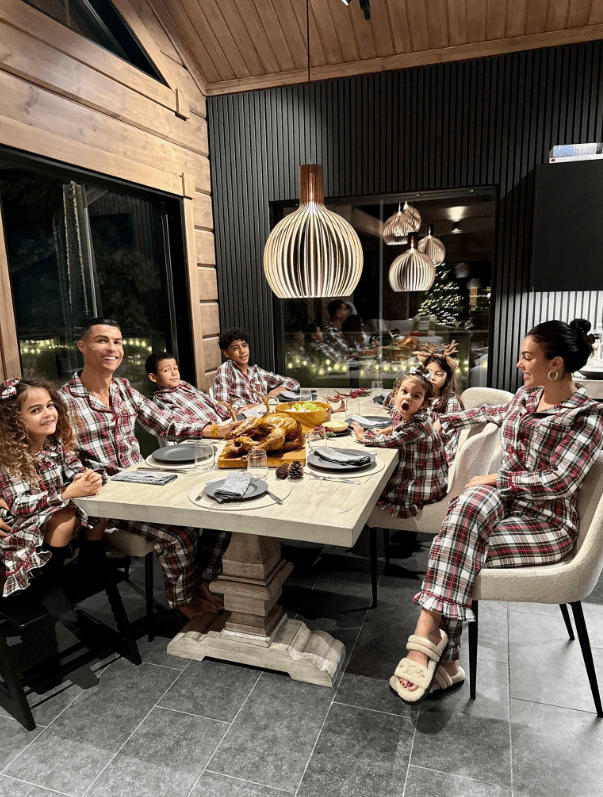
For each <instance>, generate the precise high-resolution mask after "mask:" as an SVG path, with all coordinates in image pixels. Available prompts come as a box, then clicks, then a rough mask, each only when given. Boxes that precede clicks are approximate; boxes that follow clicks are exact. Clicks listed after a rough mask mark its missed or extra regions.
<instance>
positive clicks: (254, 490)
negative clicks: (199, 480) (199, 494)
mask: <svg viewBox="0 0 603 797" xmlns="http://www.w3.org/2000/svg"><path fill="white" fill-rule="evenodd" d="M225 481H226V479H218V480H217V481H215V482H212V483H211V484H207V485H206V486H205V489H204V493H205V495H207V496H208V497H209V498H213V500H214V501H217V500H218V499H217V498H216V490H219V489H220V487H222V485H223V484H224V482H225ZM267 492H268V485H267V484H266V482H265V481H263V480H262V479H258V480H257V481H252V482H250V483H249V487H248V488H247V490H246V492H245V495H243V496H241V497H240V498H222V501H223V502H226V503H229V502H231V501H250V500H252V499H253V498H261V496H262V495H266V493H267Z"/></svg>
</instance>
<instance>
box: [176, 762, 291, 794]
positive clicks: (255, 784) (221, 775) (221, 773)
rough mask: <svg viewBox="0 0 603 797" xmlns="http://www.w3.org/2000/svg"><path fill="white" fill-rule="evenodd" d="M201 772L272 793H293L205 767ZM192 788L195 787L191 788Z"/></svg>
mask: <svg viewBox="0 0 603 797" xmlns="http://www.w3.org/2000/svg"><path fill="white" fill-rule="evenodd" d="M203 772H211V774H212V775H219V776H220V777H222V778H232V780H238V781H240V782H241V783H252V784H253V785H254V786H263V787H264V788H266V789H272V790H274V791H282V792H283V794H291V795H293V792H290V791H288V790H287V789H281V788H279V787H278V786H268V785H267V784H266V783H260V782H259V781H258V780H247V779H246V778H238V777H237V776H236V775H227V774H226V773H225V772H216V770H215V769H208V768H207V767H205V769H204V770H203ZM193 788H195V787H194V786H193ZM189 794H190V792H189Z"/></svg>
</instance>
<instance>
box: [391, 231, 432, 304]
mask: <svg viewBox="0 0 603 797" xmlns="http://www.w3.org/2000/svg"><path fill="white" fill-rule="evenodd" d="M434 280H435V266H434V265H433V261H432V260H431V258H429V257H428V256H427V255H424V254H423V253H422V252H419V251H418V250H417V249H416V248H415V236H414V235H411V236H410V248H409V249H407V250H406V252H403V253H402V254H401V255H399V256H398V257H397V258H396V259H395V260H394V262H393V263H392V264H391V266H390V267H389V284H390V285H391V288H392V290H394V291H398V292H401V291H428V290H429V289H430V288H431V286H432V285H433V283H434Z"/></svg>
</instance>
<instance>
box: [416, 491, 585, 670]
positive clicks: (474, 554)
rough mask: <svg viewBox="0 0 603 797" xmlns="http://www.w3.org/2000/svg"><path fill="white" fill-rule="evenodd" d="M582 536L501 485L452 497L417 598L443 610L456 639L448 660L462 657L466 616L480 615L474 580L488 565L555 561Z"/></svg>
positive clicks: (448, 630) (443, 623)
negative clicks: (512, 497)
mask: <svg viewBox="0 0 603 797" xmlns="http://www.w3.org/2000/svg"><path fill="white" fill-rule="evenodd" d="M576 536H577V530H576V529H574V528H571V527H569V526H568V524H567V523H565V524H564V523H563V522H562V520H561V518H559V519H558V520H557V521H555V524H554V525H553V523H552V522H551V519H550V518H548V517H546V516H544V515H543V514H542V513H541V512H539V511H538V509H537V508H536V507H534V508H533V509H530V508H528V507H526V506H524V505H518V504H517V502H515V501H509V500H506V499H504V498H501V496H500V493H499V492H498V490H497V489H496V487H490V486H487V485H484V486H480V487H471V488H470V489H469V490H466V491H465V492H463V493H461V495H459V496H458V498H455V499H454V500H453V501H451V502H450V507H449V509H448V515H447V516H446V519H445V520H444V523H443V524H442V528H441V530H440V533H439V534H438V535H437V537H436V538H435V539H434V541H433V544H432V546H431V551H430V553H429V564H428V567H427V573H426V575H425V580H424V581H423V585H422V588H421V592H419V593H418V594H417V595H415V597H414V598H413V600H414V601H415V603H418V604H420V605H421V606H422V607H423V608H424V609H428V610H429V611H433V612H437V613H438V614H441V615H442V617H441V622H440V627H441V628H443V629H444V630H445V631H446V633H447V634H448V637H449V639H450V643H449V645H448V649H447V650H446V653H445V654H444V656H443V657H442V660H443V661H456V660H457V659H458V657H459V648H460V642H461V633H462V628H463V621H467V620H475V615H474V614H473V612H472V611H471V602H472V596H473V585H474V584H475V579H476V577H477V574H478V573H479V571H480V570H481V569H482V568H483V567H527V566H528V565H544V564H552V563H553V562H558V561H559V560H560V559H562V558H563V557H564V556H565V555H566V554H567V553H569V551H570V550H571V549H572V547H573V545H574V542H575V540H576Z"/></svg>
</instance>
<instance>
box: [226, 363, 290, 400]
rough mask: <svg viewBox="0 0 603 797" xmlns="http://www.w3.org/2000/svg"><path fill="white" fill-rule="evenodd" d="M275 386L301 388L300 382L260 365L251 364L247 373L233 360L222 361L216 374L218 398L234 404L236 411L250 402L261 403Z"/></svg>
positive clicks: (288, 388)
mask: <svg viewBox="0 0 603 797" xmlns="http://www.w3.org/2000/svg"><path fill="white" fill-rule="evenodd" d="M275 387H285V388H287V390H299V382H298V381H297V379H291V378H290V377H286V376H279V374H274V373H272V371H265V370H264V369H263V368H260V366H259V365H250V366H249V368H248V369H247V374H246V375H245V374H244V373H243V372H242V371H241V369H240V368H238V367H237V366H236V365H235V364H234V362H233V361H232V360H226V362H225V363H222V365H221V366H220V367H219V368H218V372H217V374H216V400H217V401H226V402H227V403H228V404H232V406H233V409H234V410H235V412H238V411H239V410H240V409H241V408H242V407H245V406H247V405H248V404H259V403H260V402H261V400H262V396H266V395H268V393H269V392H270V391H271V390H274V388H275Z"/></svg>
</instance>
